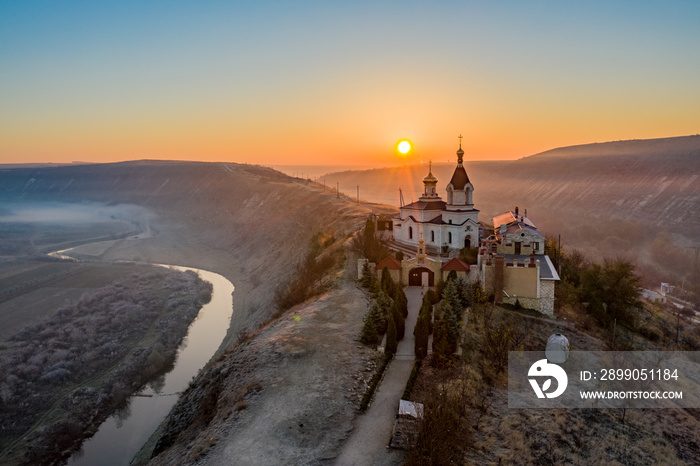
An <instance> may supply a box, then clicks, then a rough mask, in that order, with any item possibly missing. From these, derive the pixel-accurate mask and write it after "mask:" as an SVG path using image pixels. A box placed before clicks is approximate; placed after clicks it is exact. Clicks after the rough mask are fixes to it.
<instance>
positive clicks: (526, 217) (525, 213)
mask: <svg viewBox="0 0 700 466" xmlns="http://www.w3.org/2000/svg"><path fill="white" fill-rule="evenodd" d="M525 218H527V209H525Z"/></svg>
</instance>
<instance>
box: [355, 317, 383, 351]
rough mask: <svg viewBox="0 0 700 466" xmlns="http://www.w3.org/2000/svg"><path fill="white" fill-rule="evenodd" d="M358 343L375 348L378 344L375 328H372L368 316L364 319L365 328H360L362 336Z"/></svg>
mask: <svg viewBox="0 0 700 466" xmlns="http://www.w3.org/2000/svg"><path fill="white" fill-rule="evenodd" d="M360 341H361V342H362V343H364V344H365V345H370V346H377V344H378V343H379V334H378V333H377V327H375V326H374V322H373V321H372V319H371V317H370V316H367V318H366V319H365V326H364V327H363V328H362V336H361V337H360Z"/></svg>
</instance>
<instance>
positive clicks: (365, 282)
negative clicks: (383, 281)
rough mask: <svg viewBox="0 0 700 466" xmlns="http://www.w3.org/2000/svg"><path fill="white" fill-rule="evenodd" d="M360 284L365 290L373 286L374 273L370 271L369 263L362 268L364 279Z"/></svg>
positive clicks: (362, 278)
mask: <svg viewBox="0 0 700 466" xmlns="http://www.w3.org/2000/svg"><path fill="white" fill-rule="evenodd" d="M360 283H361V284H362V286H363V287H365V288H369V287H370V285H371V284H372V273H371V272H370V270H369V262H365V263H364V265H363V266H362V277H361V280H360Z"/></svg>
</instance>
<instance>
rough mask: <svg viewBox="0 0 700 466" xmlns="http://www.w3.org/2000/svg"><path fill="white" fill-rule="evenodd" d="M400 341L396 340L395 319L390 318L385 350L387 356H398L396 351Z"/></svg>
mask: <svg viewBox="0 0 700 466" xmlns="http://www.w3.org/2000/svg"><path fill="white" fill-rule="evenodd" d="M398 345H399V344H398V341H397V340H396V325H395V324H394V318H393V317H392V316H389V324H388V328H387V331H386V347H385V348H384V353H385V354H391V355H394V354H396V349H397V348H398Z"/></svg>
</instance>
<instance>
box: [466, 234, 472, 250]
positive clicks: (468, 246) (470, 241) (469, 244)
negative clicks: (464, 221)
mask: <svg viewBox="0 0 700 466" xmlns="http://www.w3.org/2000/svg"><path fill="white" fill-rule="evenodd" d="M464 247H465V248H470V247H472V239H471V238H470V237H469V236H467V237H466V238H464Z"/></svg>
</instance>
